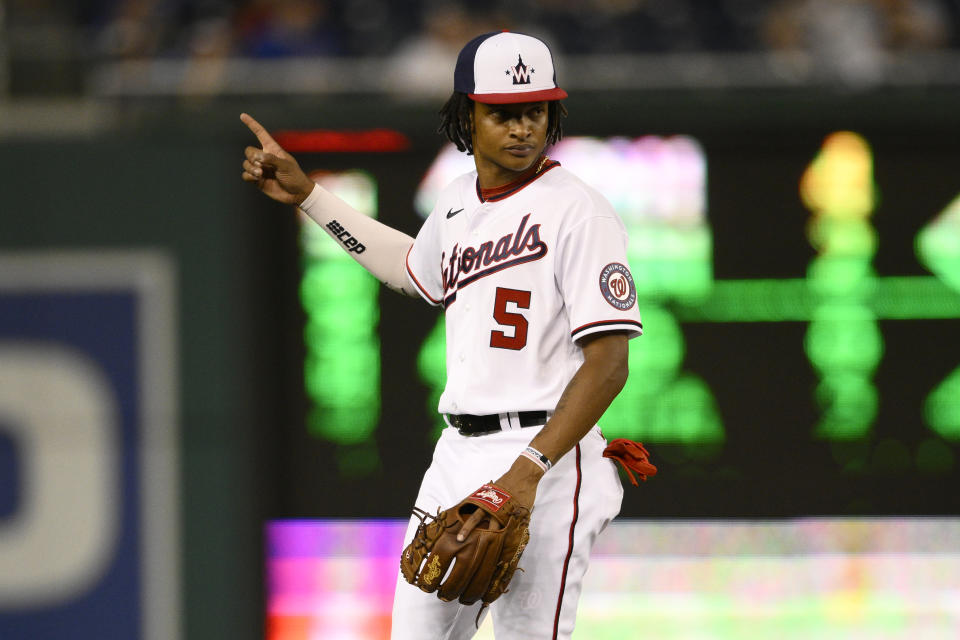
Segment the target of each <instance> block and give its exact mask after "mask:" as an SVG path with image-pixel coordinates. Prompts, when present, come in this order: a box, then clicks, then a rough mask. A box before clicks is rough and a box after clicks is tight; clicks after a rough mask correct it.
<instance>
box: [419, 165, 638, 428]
mask: <svg viewBox="0 0 960 640" xmlns="http://www.w3.org/2000/svg"><path fill="white" fill-rule="evenodd" d="M538 162H541V164H540V170H539V172H537V173H535V174H534V175H533V176H531V177H528V178H525V179H522V180H518V181H517V182H515V183H512V184H510V185H507V186H505V187H502V188H498V189H496V190H494V191H495V193H494V194H490V193H488V195H487V196H486V197H485V196H484V195H483V193H482V192H481V190H480V188H479V185H478V182H477V173H476V172H475V171H474V172H471V173H468V174H465V175H463V176H461V177H460V178H457V179H456V180H454V181H453V182H452V183H450V185H449V186H448V187H447V188H446V189H444V190H443V192H442V193H441V194H440V197H439V198H438V200H437V203H436V206H435V207H434V209H433V212H432V213H431V214H430V216H429V218H428V219H427V221H426V222H425V223H424V225H423V227H422V228H421V229H420V232H419V233H418V235H417V239H416V242H415V243H414V244H413V247H412V248H411V250H410V252H409V254H408V256H407V274H408V276H409V277H410V280H411V282H412V284H414V285H415V286H416V288H417V290H418V291H419V292H420V294H421V295H422V296H423V297H424V298H425V299H426V300H427V301H428V302H430V303H431V304H434V305H443V306H444V308H445V311H446V331H447V337H446V339H447V385H446V388H445V389H444V392H443V395H442V396H441V398H440V405H439V410H440V412H441V413H457V414H464V413H466V414H491V413H502V412H508V411H537V410H545V411H552V410H553V409H554V408H555V407H556V405H557V402H558V401H559V399H560V395H561V394H562V393H563V390H564V389H565V388H566V385H567V383H568V382H569V381H570V379H571V378H572V377H573V375H574V374H575V373H576V371H577V369H578V368H579V367H580V365H581V364H582V363H583V353H582V350H581V349H580V347H579V346H577V344H576V341H577V340H578V339H580V338H582V337H583V336H586V335H588V334H590V333H595V332H600V331H612V330H616V331H626V332H628V334H629V335H630V337H635V336H638V335H640V333H641V330H642V328H641V324H640V313H639V311H638V309H637V304H636V301H637V293H636V287H635V286H634V282H633V277H632V276H631V274H630V270H629V268H628V263H627V234H626V230H625V228H624V226H623V222H622V221H621V220H620V218H619V216H618V215H617V214H616V212H615V211H614V210H613V207H611V206H610V204H609V202H607V200H606V199H605V198H604V197H603V196H602V195H601V194H600V193H599V192H597V191H596V190H595V189H593V188H592V187H590V186H588V185H587V184H585V183H584V182H583V181H582V180H580V179H579V178H577V177H576V176H574V175H573V174H571V173H570V172H569V171H567V170H566V169H564V168H563V167H561V166H560V165H559V163H557V162H553V161H550V160H547V159H546V158H544V159H542V161H538Z"/></svg>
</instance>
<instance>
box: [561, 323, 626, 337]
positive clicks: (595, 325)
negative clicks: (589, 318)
mask: <svg viewBox="0 0 960 640" xmlns="http://www.w3.org/2000/svg"><path fill="white" fill-rule="evenodd" d="M598 327H604V328H605V329H606V330H608V331H614V330H616V329H617V328H623V329H626V330H628V331H637V330H639V331H640V332H641V333H642V332H643V325H642V324H641V323H639V322H637V321H636V320H598V321H597V322H588V323H587V324H585V325H582V326H579V327H577V328H576V329H574V330H573V331H571V332H570V336H571V337H572V338H576V337H577V335H578V334H581V333H584V332H586V331H589V330H590V329H596V328H598Z"/></svg>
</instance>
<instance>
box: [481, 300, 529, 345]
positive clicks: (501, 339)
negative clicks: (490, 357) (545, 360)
mask: <svg viewBox="0 0 960 640" xmlns="http://www.w3.org/2000/svg"><path fill="white" fill-rule="evenodd" d="M508 302H513V303H514V304H516V305H517V309H529V308H530V292H529V291H522V290H520V289H506V288H504V287H497V297H496V299H495V300H494V302H493V319H494V320H496V321H497V324H500V325H503V326H508V327H513V335H512V336H509V335H507V334H506V333H504V332H503V331H499V330H497V329H494V330H493V331H491V332H490V346H491V347H496V348H497V349H513V350H514V351H519V350H520V349H523V348H524V347H525V346H526V345H527V319H526V318H525V317H523V315H522V314H519V313H513V312H511V311H507V303H508Z"/></svg>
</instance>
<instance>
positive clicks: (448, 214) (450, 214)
mask: <svg viewBox="0 0 960 640" xmlns="http://www.w3.org/2000/svg"><path fill="white" fill-rule="evenodd" d="M461 211H463V209H457V210H456V211H454V210H453V207H450V210H449V211H447V220H449V219H450V218H452V217H453V216H455V215H457V214H458V213H460V212H461Z"/></svg>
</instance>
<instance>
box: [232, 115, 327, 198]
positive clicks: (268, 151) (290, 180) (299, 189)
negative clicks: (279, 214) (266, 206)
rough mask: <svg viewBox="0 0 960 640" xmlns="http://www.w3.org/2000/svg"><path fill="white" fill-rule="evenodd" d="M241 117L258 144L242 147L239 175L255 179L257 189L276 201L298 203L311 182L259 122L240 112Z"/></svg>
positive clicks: (248, 179)
mask: <svg viewBox="0 0 960 640" xmlns="http://www.w3.org/2000/svg"><path fill="white" fill-rule="evenodd" d="M240 120H241V121H242V122H243V123H244V124H245V125H247V127H248V128H249V129H250V131H252V132H253V135H255V136H256V137H257V140H258V141H259V142H260V147H261V148H259V149H258V148H257V147H247V148H246V149H244V154H245V155H246V158H245V159H244V161H243V173H241V174H240V177H241V178H242V179H243V181H244V182H252V183H255V184H256V185H257V188H258V189H260V191H262V192H263V193H265V194H266V195H268V196H270V197H271V198H273V199H274V200H276V201H277V202H282V203H284V204H294V205H299V204H300V203H301V202H303V201H304V200H305V199H306V197H307V196H308V195H310V192H311V191H313V187H314V182H313V181H312V180H311V179H310V178H309V177H307V175H306V174H305V173H304V172H303V170H302V169H301V168H300V165H299V164H297V161H296V160H295V159H294V158H293V156H291V155H290V154H289V153H287V152H286V151H284V149H283V147H281V146H280V145H279V144H277V141H276V140H274V139H273V137H272V136H271V135H270V134H269V133H268V132H267V130H266V129H265V128H264V127H263V125H262V124H260V123H259V122H257V121H256V120H254V119H253V117H251V116H250V115H248V114H246V113H241V114H240Z"/></svg>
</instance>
